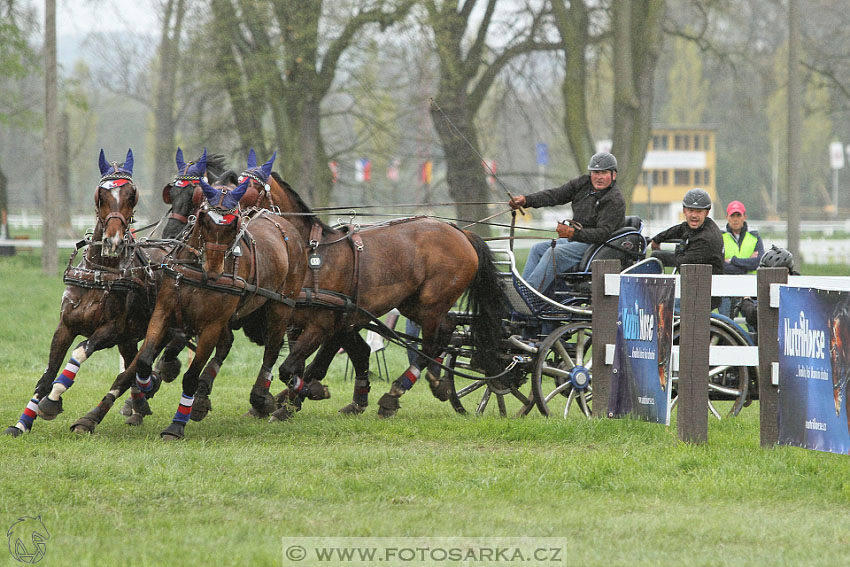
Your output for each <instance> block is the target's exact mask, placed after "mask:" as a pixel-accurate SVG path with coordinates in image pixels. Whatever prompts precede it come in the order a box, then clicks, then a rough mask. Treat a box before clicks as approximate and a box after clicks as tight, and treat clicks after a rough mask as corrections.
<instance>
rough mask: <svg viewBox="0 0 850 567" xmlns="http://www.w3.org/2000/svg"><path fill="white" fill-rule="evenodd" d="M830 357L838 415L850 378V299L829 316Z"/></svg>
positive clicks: (839, 304) (841, 302)
mask: <svg viewBox="0 0 850 567" xmlns="http://www.w3.org/2000/svg"><path fill="white" fill-rule="evenodd" d="M829 357H830V362H831V364H832V392H833V397H834V401H835V414H836V415H838V414H839V413H840V412H841V400H842V397H843V396H846V395H847V392H846V388H847V382H848V379H850V299H843V300H841V301H840V302H839V303H838V305H836V307H835V309H834V311H833V313H832V316H831V317H830V318H829Z"/></svg>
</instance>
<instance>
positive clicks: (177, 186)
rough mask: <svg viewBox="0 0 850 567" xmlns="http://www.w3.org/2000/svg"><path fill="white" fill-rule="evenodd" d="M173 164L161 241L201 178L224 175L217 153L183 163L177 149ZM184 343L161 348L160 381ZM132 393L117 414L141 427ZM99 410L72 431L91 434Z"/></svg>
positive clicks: (175, 229) (175, 226)
mask: <svg viewBox="0 0 850 567" xmlns="http://www.w3.org/2000/svg"><path fill="white" fill-rule="evenodd" d="M175 163H176V164H177V175H176V176H175V177H174V179H173V180H172V181H171V182H170V183H168V184H166V185H165V186H164V187H163V188H162V201H163V202H164V203H165V204H166V205H171V209H170V210H169V211H168V213H167V214H166V217H165V218H166V222H165V226H164V227H163V229H162V238H163V239H166V240H167V239H175V238H178V236H179V235H180V233H181V232H183V230H184V228H185V227H186V225H187V224H188V222H189V216H190V215H191V214H192V212H193V211H194V210H195V209H196V208H197V205H195V204H194V203H193V201H192V196H193V192H194V189H195V188H196V187H199V183H200V180H201V178H205V179H210V178H212V179H213V180H216V179H218V178H219V177H220V176H222V175H226V172H225V171H226V170H225V167H224V157H223V156H221V155H220V154H213V155H207V149H206V148H204V151H203V153H202V154H201V156H199V157H198V159H197V160H195V161H189V162H186V161H185V159H184V158H183V150H182V149H181V148H179V147H178V148H177V154H176V155H175ZM234 175H235V174H234ZM188 344H189V339H188V337H185V336H183V335H182V334H179V335H178V336H175V337H174V338H173V339H172V340H171V341H170V342H169V344H168V345H167V346H166V347H165V348H164V349H163V352H162V356H161V357H160V358H159V360H158V361H157V364H156V369H155V371H156V373H157V375H158V376H159V377H160V378H161V379H162V381H163V382H172V381H173V380H174V379H175V378H177V376H179V375H180V367H181V363H180V359H179V358H177V355H179V354H180V352H181V351H182V350H183V349H184V348H185V347H186V346H187V345H188ZM216 356H220V358H221V359H222V360H223V359H224V358H225V357H226V356H227V354H226V353H218V352H217V353H216ZM215 370H216V369H215V368H214V367H213V366H210V367H209V368H208V369H205V371H210V372H215ZM132 392H133V394H132V395H131V396H130V397H128V398H127V401H126V402H125V404H124V407H122V408H121V410H120V413H121V415H124V416H127V420H126V421H127V424H129V425H141V424H142V421H143V420H144V416H146V415H150V414H151V413H152V412H151V411H150V407H148V406H146V405H145V404H143V400H144V399H145V398H144V396H142V395H141V393H140V392H138V391H137V388H136V387H135V386H133V387H132ZM100 409H102V408H95V409H94V410H92V412H90V413H89V414H88V415H87V417H86V418H85V419H82V420H80V421H78V422H77V423H76V424H75V427H74V429H78V430H80V431H81V432H82V431H86V432H88V433H92V432H93V431H94V427H95V426H96V425H97V424H98V423H100V421H101V420H102V419H103V417H104V416H105V414H101V412H100Z"/></svg>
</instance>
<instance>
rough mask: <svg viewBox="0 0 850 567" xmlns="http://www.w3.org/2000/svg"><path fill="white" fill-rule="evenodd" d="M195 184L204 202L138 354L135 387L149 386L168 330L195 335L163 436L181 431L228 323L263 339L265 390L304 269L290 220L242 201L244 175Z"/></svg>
mask: <svg viewBox="0 0 850 567" xmlns="http://www.w3.org/2000/svg"><path fill="white" fill-rule="evenodd" d="M199 185H200V188H201V190H202V192H203V195H204V197H205V198H206V202H205V203H204V204H203V205H202V206H201V208H200V209H199V210H198V213H197V219H196V221H195V223H194V225H193V226H192V229H191V232H190V234H189V237H188V239H187V242H186V243H185V244H182V245H178V246H177V247H176V248H175V250H174V252H173V253H172V254H171V255H169V257H168V258H167V259H166V261H165V263H166V267H165V268H164V270H165V272H166V275H167V276H168V279H167V280H166V281H165V282H164V283H163V285H162V287H161V289H160V291H159V293H158V295H157V302H156V306H155V308H154V312H153V315H152V316H151V320H150V324H149V326H148V329H147V334H146V336H145V341H144V344H143V345H142V348H141V350H140V351H139V354H138V355H137V357H136V361H135V364H136V383H137V386H138V387H139V388H140V389H141V390H142V391H143V392H146V391H148V390H149V389H150V388H152V387H153V384H152V381H153V379H154V377H153V376H152V374H151V371H152V367H151V365H152V363H153V359H154V357H155V355H156V352H157V348H158V345H159V344H160V343H161V342H162V340H163V339H164V337H165V336H166V331H167V330H168V329H169V328H171V327H179V328H183V329H184V330H185V332H186V333H187V334H188V335H197V337H198V344H197V348H196V351H195V357H194V359H193V360H192V364H190V365H189V368H188V369H187V370H186V372H185V373H184V374H183V382H182V384H183V395H182V397H181V400H180V405H179V407H178V409H177V412H176V413H175V416H174V419H173V420H172V423H171V425H169V426H168V427H167V428H166V429H165V430H163V431H162V433H161V436H162V438H163V439H164V440H166V441H168V440H173V439H182V438H183V437H184V436H185V426H186V423H188V420H189V415H190V413H191V410H192V405H193V402H194V396H195V394H196V390H197V387H198V379H199V376H200V373H201V369H202V368H203V367H204V365H205V364H206V362H207V360H208V359H209V357H210V355H211V354H212V350H213V347H216V346H217V345H219V344H220V343H222V342H225V341H227V340H231V341H232V335H230V333H229V332H228V326H229V325H230V324H231V322H233V321H242V322H243V324H245V325H248V326H250V328H251V333H252V334H251V335H249V336H252V338H259V339H260V340H261V341H262V343H263V344H264V346H265V351H264V354H263V363H262V365H261V367H260V372H259V375H258V377H257V384H260V385H261V387H262V386H264V387H265V388H266V389H268V384H269V383H270V382H271V379H270V376H271V368H272V367H273V365H274V363H275V361H276V359H277V356H278V354H279V352H280V348H281V347H282V345H283V341H284V337H285V334H286V328H287V325H288V322H289V318H290V316H291V314H292V311H293V309H294V306H295V301H294V297H295V296H296V295H297V294H298V292H299V291H300V290H301V285H302V283H303V280H304V275H305V272H306V269H307V267H306V256H305V247H304V244H303V242H302V239H301V238H300V236H299V234H298V231H297V230H296V229H295V227H294V226H293V225H291V224H290V223H289V221H287V220H286V219H284V218H282V217H279V216H276V215H274V214H272V213H270V212H269V211H267V210H262V209H254V208H252V209H249V210H248V211H247V212H243V211H242V210H241V209H240V208H239V200H240V198H242V197H243V196H244V194H245V192H246V191H247V189H248V182H247V181H244V182H242V183H240V184H239V185H238V186H237V187H236V188H232V187H230V186H225V185H216V186H211V185H209V184H207V183H206V182H205V181H203V180H201V181H200V184H199ZM246 332H247V329H246ZM228 336H229V339H228ZM255 387H257V385H256V384H255Z"/></svg>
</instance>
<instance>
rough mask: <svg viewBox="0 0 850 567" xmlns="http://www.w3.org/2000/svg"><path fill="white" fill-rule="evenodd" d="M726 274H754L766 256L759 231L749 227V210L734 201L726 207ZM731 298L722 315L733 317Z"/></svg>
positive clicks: (742, 204)
mask: <svg viewBox="0 0 850 567" xmlns="http://www.w3.org/2000/svg"><path fill="white" fill-rule="evenodd" d="M723 249H724V251H725V256H726V257H725V259H724V261H723V273H724V274H732V275H736V274H738V275H739V274H749V273H754V272H755V271H756V269H758V267H759V262H760V261H761V257H762V256H763V255H764V243H763V242H762V240H761V236H759V233H758V231H755V230H750V229H749V227H748V226H747V208H746V207H745V206H744V203H742V202H741V201H732V202H731V203H729V204H728V205H727V206H726V232H724V233H723ZM731 303H732V302H731V300H730V298H727V297H724V298H723V302H722V303H721V304H720V309H719V311H720V313H721V314H722V315H726V316H727V317H729V316H731V312H732V306H731Z"/></svg>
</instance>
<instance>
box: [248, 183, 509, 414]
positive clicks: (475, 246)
mask: <svg viewBox="0 0 850 567" xmlns="http://www.w3.org/2000/svg"><path fill="white" fill-rule="evenodd" d="M243 177H244V178H245V179H247V180H248V182H249V185H254V186H255V187H256V188H257V189H258V191H259V190H260V189H262V190H264V191H266V192H267V193H269V194H270V195H272V197H273V199H274V201H275V206H277V207H279V208H280V209H281V211H283V213H282V214H283V215H287V214H289V215H291V216H289V217H288V218H290V220H291V222H292V224H293V225H294V226H295V227H296V228H297V230H298V232H299V234H300V235H301V238H302V239H304V241H305V242H307V243H308V248H309V265H310V273H308V275H307V278H306V279H305V282H304V289H303V290H302V292H301V294H300V295H299V301H298V308H297V309H296V310H295V314H294V315H293V317H292V320H291V325H292V327H295V328H297V329H298V335H297V340H295V341H294V344H292V342H290V352H289V355H288V356H287V358H286V359H285V360H284V362H283V363H282V364H281V366H280V368H279V377H280V379H281V381H283V382H284V383H285V384H287V385H288V389H287V390H286V391H285V392H286V393H285V394H283V395H279V396H278V398H277V400H275V399H274V398H273V397H272V396H271V394H270V393H269V391H268V385H266V384H260V383H259V382H258V383H257V384H255V385H254V388H253V389H252V391H251V397H250V401H251V405H252V408H253V409H254V411H255V413H256V415H258V416H264V415H269V413H270V419H272V420H285V419H288V418H289V417H291V416H292V415H293V412H294V411H297V409H298V407H299V404H300V401H301V400H303V399H304V398H305V397H308V398H312V399H316V398H322V397H327V396H326V395H323V391H322V389H321V388H316V387H315V384H314V383H313V381H312V380H311V379H309V378H313V377H316V378H318V377H320V376H323V375H324V372H325V371H326V370H327V364H329V361H330V359H331V358H332V357H333V355H334V354H335V353H336V352H337V349H338V348H339V346H340V345H343V346H344V347H345V348H346V350H347V351H348V354H349V356H350V357H351V359H352V362H353V363H354V365H355V370H356V373H355V386H354V396H353V399H352V402H351V403H350V404H349V405H347V406H345V407H344V408H342V409H341V410H340V411H341V412H342V413H350V414H357V413H362V412H363V411H364V409H365V408H366V407H367V406H368V395H369V391H370V385H369V374H368V361H369V347H368V345H366V343H365V341H363V339H362V337H360V335H359V334H358V333H357V330H358V329H359V328H360V327H361V326H363V325H364V324H366V323H368V322H370V321H372V320H373V318H374V317H380V316H381V315H383V314H385V313H387V312H389V311H390V310H391V309H393V308H398V309H399V311H400V312H401V313H402V314H403V315H404V316H406V317H408V318H409V319H411V320H413V321H414V322H416V323H418V324H419V325H420V326H421V328H422V351H421V352H420V354H419V355H418V356H417V359H416V361H415V362H414V363H413V364H411V365H410V367H408V369H407V370H405V371H404V373H403V374H402V375H401V376H400V377H399V378H398V379H396V380H395V381H394V382H393V384H392V387H391V389H390V391H389V392H387V393H385V394H384V395H383V396H382V397H381V398H380V399H379V401H378V407H379V410H378V415H379V416H381V417H390V416H392V415H395V413H396V412H397V411H398V409H399V398H400V397H401V396H402V395H403V394H404V393H405V392H406V391H407V390H409V389H410V388H411V387H412V386H413V384H414V383H415V382H416V380H417V379H418V377H419V375H420V373H421V370H422V369H423V368H425V367H426V366H428V369H427V372H426V378H427V380H428V382H429V385H430V386H431V390H432V392H433V393H434V395H435V396H437V397H438V398H439V399H441V400H446V399H448V397H449V392H450V388H451V386H450V384H449V383H448V381H446V380H441V379H440V378H439V371H438V368H439V363H440V362H441V358H440V354H441V353H442V351H443V349H444V348H445V346H446V345H447V344H448V341H449V340H450V338H451V335H452V333H453V331H454V328H455V325H454V322H453V321H452V320H451V318H450V317H449V316H448V315H449V311H450V309H451V308H452V306H453V305H454V304H455V302H456V301H457V300H458V299H459V298H460V297H461V296H462V295H463V294H464V293H465V292H466V293H467V298H468V302H467V305H468V308H469V311H470V313H471V321H472V324H471V340H472V344H473V348H474V352H475V355H474V358H475V359H476V360H477V361H478V363H479V365H480V366H479V367H480V368H482V369H485V370H488V372H492V373H496V372H498V371H500V370H502V369H501V368H496V365H497V364H498V362H497V356H496V355H497V352H496V347H497V345H498V344H499V338H500V336H501V334H500V329H501V323H502V317H503V315H504V312H503V311H504V306H503V302H502V301H498V300H495V298H498V297H501V293H502V292H501V288H500V287H499V283H498V280H497V272H496V268H495V264H494V261H493V255H492V252H491V251H490V249H489V247H488V246H487V244H486V243H485V242H484V241H483V240H482V239H481V238H480V237H479V236H478V235H476V234H474V233H472V232H470V231H466V230H461V229H459V228H458V227H456V226H454V225H452V224H448V223H445V222H442V221H439V220H436V219H431V218H427V217H414V218H407V219H399V220H395V221H391V222H388V223H384V224H380V225H376V226H371V227H356V226H346V227H340V228H332V227H330V226H328V225H327V224H325V223H324V222H322V221H321V220H319V218H318V217H317V216H316V215H315V213H313V211H312V210H311V209H310V208H309V207H308V206H307V205H306V204H305V203H304V201H303V200H302V199H301V197H300V196H299V195H298V193H296V192H295V190H294V189H292V187H290V186H289V184H287V183H286V182H285V181H283V179H282V178H281V177H280V175H279V174H277V173H276V172H272V173H271V174H270V175H268V177H267V178H265V179H262V178H261V179H256V178H255V177H252V176H248V175H246V174H245V173H243ZM266 185H267V186H268V189H266V188H265V186H266ZM323 343H324V344H323ZM320 346H321V347H322V350H320V351H319V353H318V354H317V356H316V359H315V360H314V362H313V364H311V368H310V369H307V371H306V373H305V360H306V359H307V357H309V356H310V355H311V354H312V353H313V352H315V351H316V349H317V348H319V347H320ZM429 362H431V364H430V365H429ZM364 368H365V370H364ZM263 386H264V387H263ZM278 402H282V403H281V404H278Z"/></svg>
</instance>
